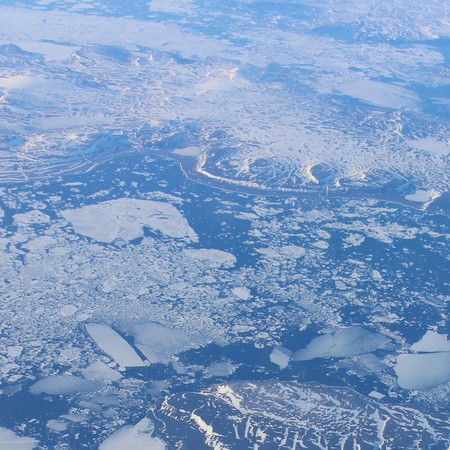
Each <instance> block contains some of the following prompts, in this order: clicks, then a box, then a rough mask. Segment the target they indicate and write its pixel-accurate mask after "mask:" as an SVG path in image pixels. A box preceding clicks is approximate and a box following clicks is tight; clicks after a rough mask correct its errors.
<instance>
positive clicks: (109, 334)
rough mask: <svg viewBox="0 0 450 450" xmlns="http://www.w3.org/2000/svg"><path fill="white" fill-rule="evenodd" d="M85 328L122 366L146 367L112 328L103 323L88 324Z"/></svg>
mask: <svg viewBox="0 0 450 450" xmlns="http://www.w3.org/2000/svg"><path fill="white" fill-rule="evenodd" d="M85 326H86V331H87V332H88V333H89V334H90V335H91V337H92V339H94V341H95V343H96V344H97V345H98V346H99V347H100V348H101V349H102V350H103V351H104V352H105V353H107V354H108V355H109V356H111V357H112V358H113V359H114V360H115V361H116V362H117V363H118V364H119V365H120V366H122V367H139V366H145V363H144V361H142V359H141V358H140V357H139V355H138V354H137V353H136V351H135V350H134V349H133V347H132V346H131V345H130V344H129V343H128V342H127V341H126V340H125V339H124V338H123V337H122V336H120V334H118V333H116V332H115V331H114V330H113V329H112V328H111V327H109V326H108V325H104V324H101V323H87V324H86V325H85Z"/></svg>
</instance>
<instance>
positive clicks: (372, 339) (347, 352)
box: [294, 326, 389, 361]
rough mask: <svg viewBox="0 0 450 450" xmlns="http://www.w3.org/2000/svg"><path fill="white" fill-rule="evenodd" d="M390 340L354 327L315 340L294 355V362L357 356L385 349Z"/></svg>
mask: <svg viewBox="0 0 450 450" xmlns="http://www.w3.org/2000/svg"><path fill="white" fill-rule="evenodd" d="M388 342H389V339H388V338H387V337H385V336H383V335H381V334H377V333H372V332H371V331H367V330H365V329H364V328H361V327H358V326H356V327H352V328H347V329H345V330H341V331H338V332H336V333H333V334H324V335H322V336H318V337H316V338H314V339H313V340H312V341H311V342H310V343H309V345H308V346H307V347H306V348H303V349H300V350H297V351H296V352H295V353H294V360H296V361H307V360H309V359H314V358H332V357H337V358H339V357H344V356H355V355H361V354H363V353H369V352H373V351H374V350H376V349H378V348H383V347H384V346H385V345H386V344H387V343H388Z"/></svg>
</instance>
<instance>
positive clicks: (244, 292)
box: [233, 287, 251, 300]
mask: <svg viewBox="0 0 450 450" xmlns="http://www.w3.org/2000/svg"><path fill="white" fill-rule="evenodd" d="M233 294H234V295H235V296H236V297H238V298H240V299H241V300H248V299H249V298H250V297H251V294H250V289H248V288H245V287H235V288H233Z"/></svg>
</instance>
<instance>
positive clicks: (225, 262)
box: [184, 248, 236, 267]
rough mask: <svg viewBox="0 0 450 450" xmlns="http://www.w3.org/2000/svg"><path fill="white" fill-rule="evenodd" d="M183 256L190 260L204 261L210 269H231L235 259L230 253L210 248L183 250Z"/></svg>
mask: <svg viewBox="0 0 450 450" xmlns="http://www.w3.org/2000/svg"><path fill="white" fill-rule="evenodd" d="M184 254H185V255H187V256H189V258H192V259H197V260H199V261H205V262H207V263H208V264H209V265H210V266H212V267H220V266H226V267H233V266H234V265H235V264H236V257H235V256H234V255H233V254H232V253H229V252H224V251H222V250H216V249H212V248H211V249H209V248H201V249H193V248H187V249H186V250H184Z"/></svg>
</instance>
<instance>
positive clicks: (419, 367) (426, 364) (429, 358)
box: [394, 352, 450, 391]
mask: <svg viewBox="0 0 450 450" xmlns="http://www.w3.org/2000/svg"><path fill="white" fill-rule="evenodd" d="M394 370H395V373H396V374H397V383H398V385H399V386H400V387H402V388H404V389H411V390H419V391H423V390H427V389H431V388H434V387H436V386H439V385H441V384H444V383H447V382H448V381H450V352H441V353H422V354H402V355H398V356H397V364H396V366H395V367H394Z"/></svg>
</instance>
